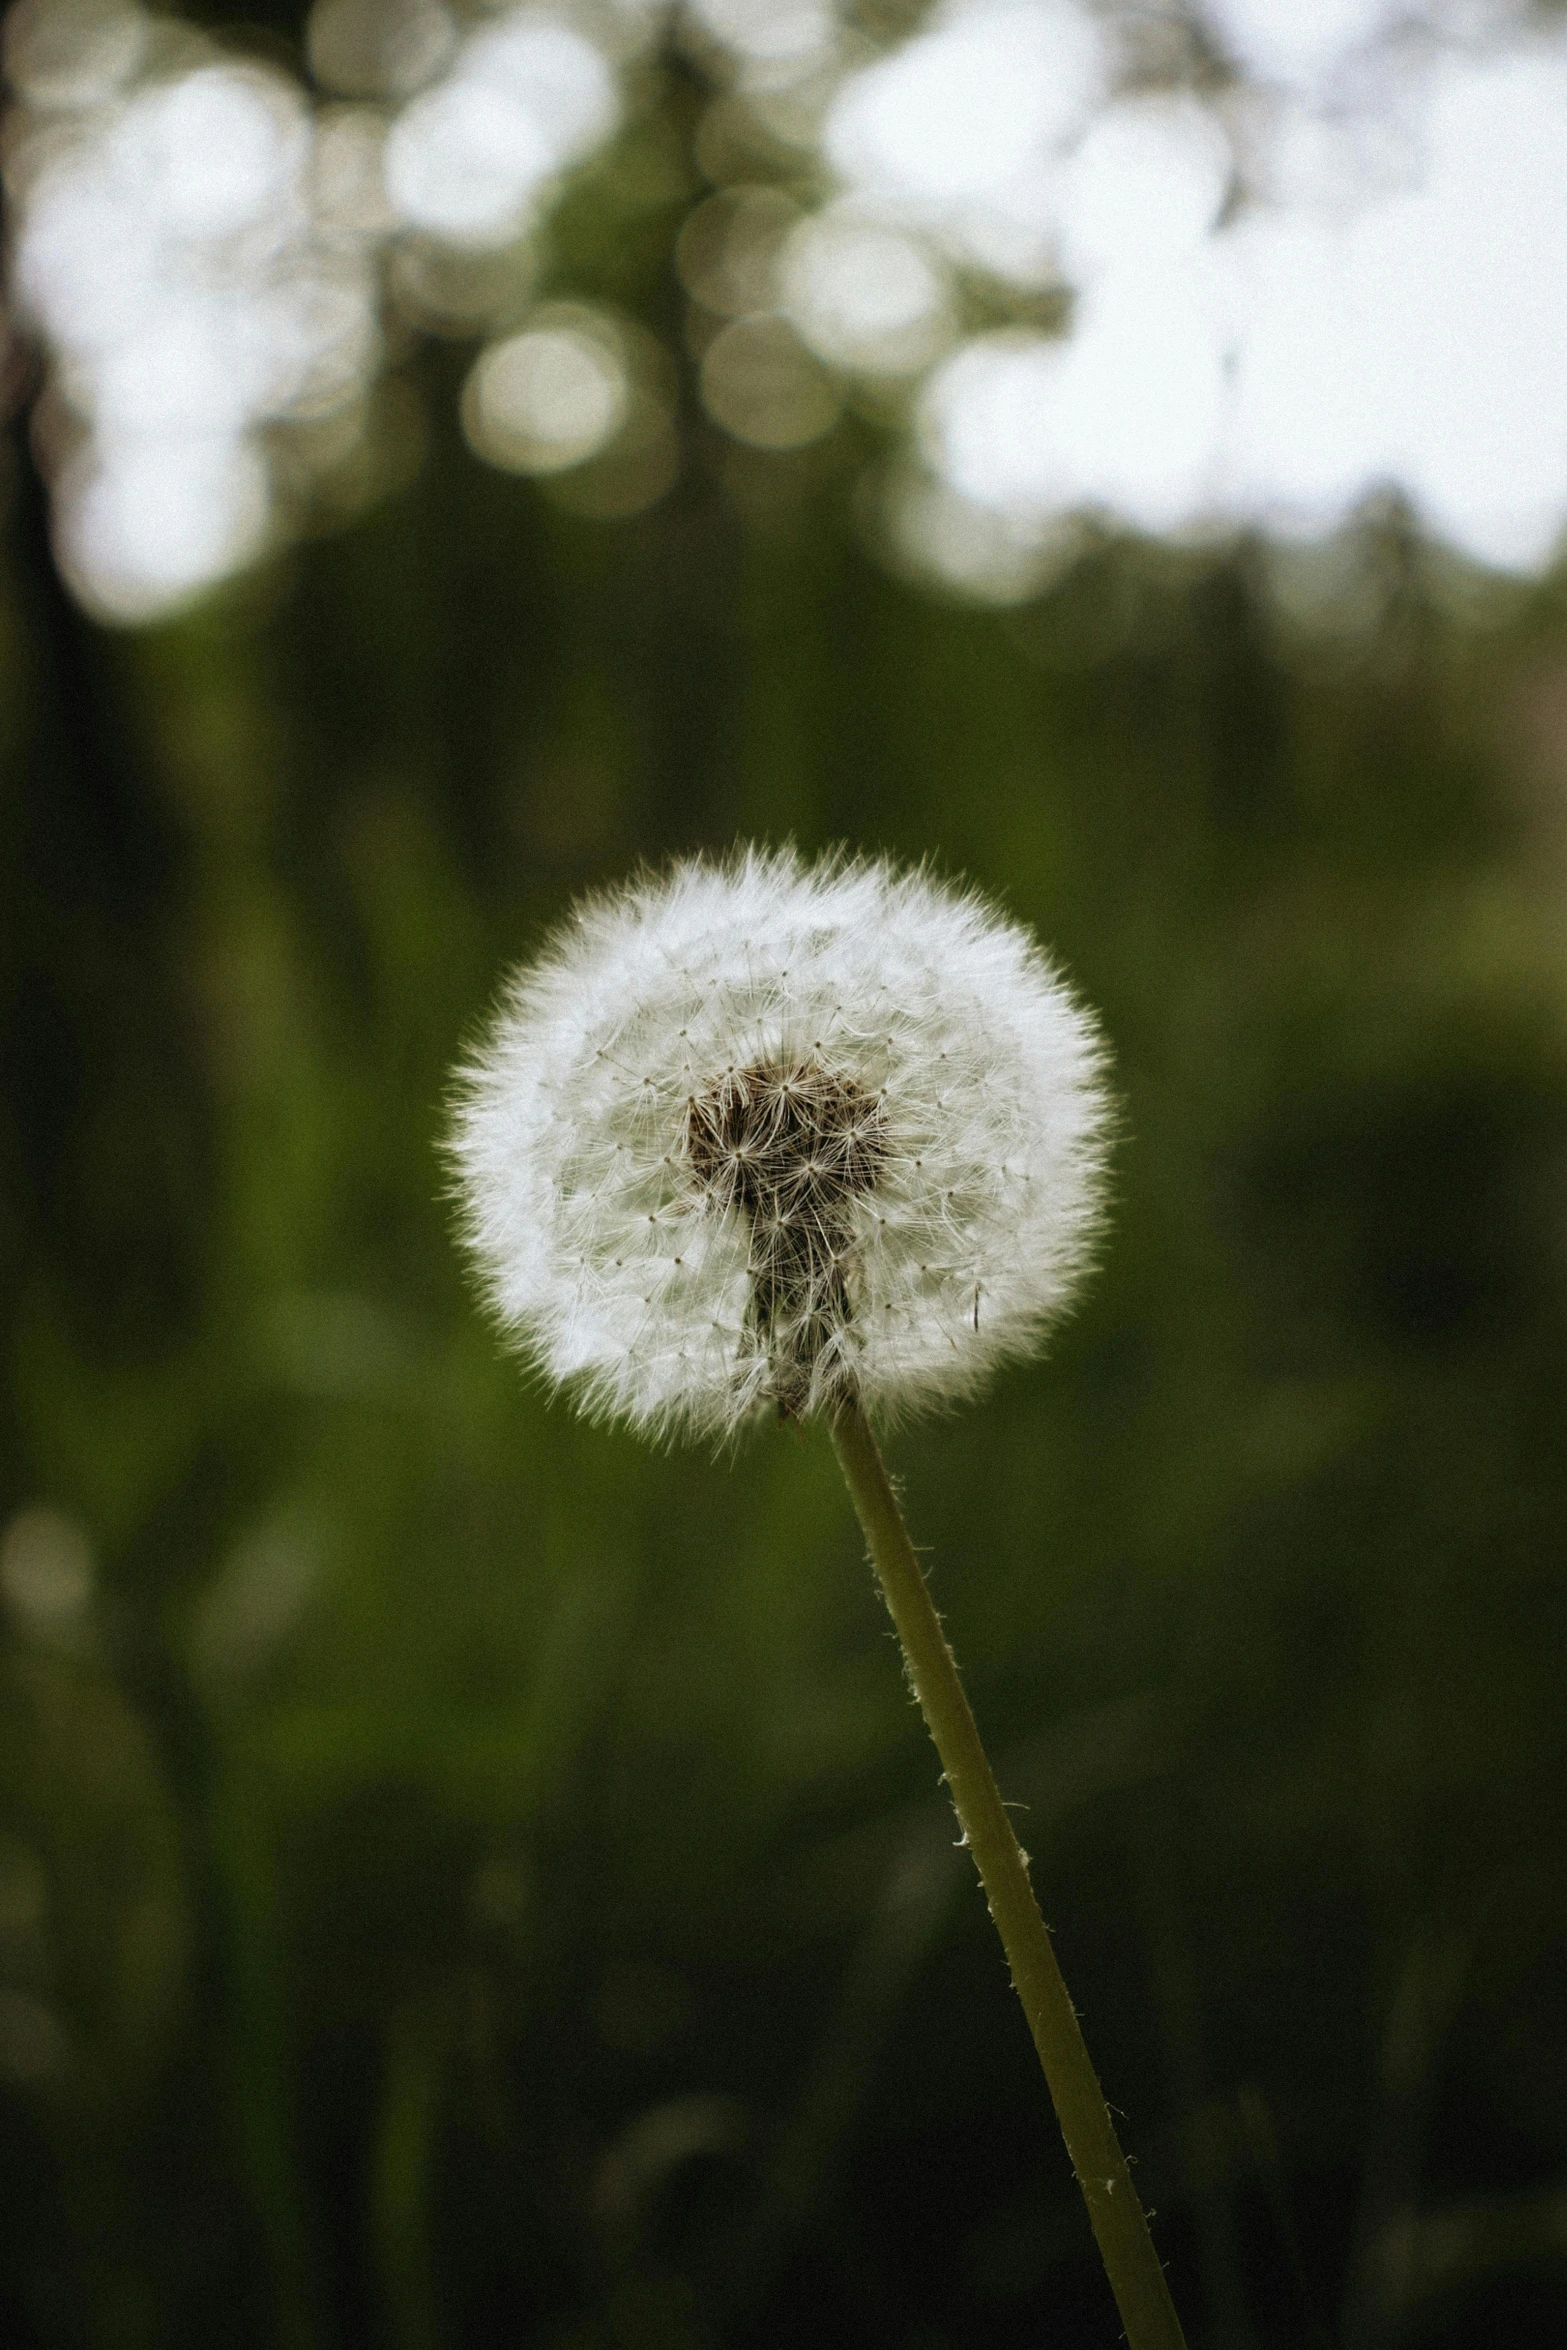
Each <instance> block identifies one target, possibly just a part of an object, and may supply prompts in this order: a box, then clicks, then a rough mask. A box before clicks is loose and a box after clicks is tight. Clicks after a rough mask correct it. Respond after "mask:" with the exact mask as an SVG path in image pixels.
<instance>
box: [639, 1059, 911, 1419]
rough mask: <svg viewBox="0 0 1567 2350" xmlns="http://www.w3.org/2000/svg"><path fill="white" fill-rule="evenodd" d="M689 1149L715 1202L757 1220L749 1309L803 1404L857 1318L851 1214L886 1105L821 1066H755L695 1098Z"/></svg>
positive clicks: (783, 1395) (881, 1151)
mask: <svg viewBox="0 0 1567 2350" xmlns="http://www.w3.org/2000/svg"><path fill="white" fill-rule="evenodd" d="M681 1144H682V1154H683V1156H684V1158H685V1161H686V1164H687V1165H688V1166H689V1167H690V1169H691V1172H692V1174H693V1175H694V1177H695V1178H696V1181H697V1183H698V1184H699V1185H700V1186H701V1188H702V1190H703V1191H704V1192H705V1193H706V1194H707V1196H708V1198H709V1200H710V1201H711V1202H712V1204H713V1205H714V1206H715V1207H717V1208H738V1209H739V1210H740V1211H741V1212H742V1213H743V1214H744V1215H745V1216H746V1218H747V1219H748V1221H749V1223H750V1227H751V1256H750V1274H751V1311H752V1315H753V1318H754V1320H755V1323H756V1326H757V1329H758V1331H759V1332H760V1334H761V1335H762V1337H763V1340H764V1342H765V1344H766V1345H767V1347H768V1348H769V1351H770V1352H771V1354H772V1357H773V1362H774V1366H775V1372H774V1378H775V1393H776V1394H777V1397H778V1400H779V1402H780V1403H781V1404H782V1405H783V1406H784V1407H785V1408H786V1409H790V1408H793V1407H795V1406H796V1405H798V1404H799V1403H800V1402H802V1401H803V1400H804V1397H805V1394H806V1392H807V1390H808V1388H809V1384H810V1376H811V1371H812V1368H813V1366H814V1365H815V1363H816V1361H817V1359H818V1358H819V1356H820V1355H821V1352H822V1350H823V1348H824V1347H825V1346H826V1345H827V1344H828V1342H829V1340H830V1339H832V1338H833V1337H834V1336H835V1335H836V1334H837V1333H839V1332H840V1331H842V1329H843V1328H844V1326H845V1324H846V1323H847V1322H848V1319H849V1312H850V1296H849V1289H848V1284H847V1281H846V1278H845V1274H846V1268H847V1266H848V1263H849V1259H850V1256H851V1253H852V1247H853V1228H852V1220H851V1216H850V1210H851V1208H852V1205H853V1203H854V1201H855V1200H857V1199H859V1198H861V1197H863V1195H864V1194H865V1193H866V1192H868V1191H871V1190H873V1189H874V1188H875V1184H876V1180H877V1177H878V1175H879V1174H880V1172H881V1169H882V1167H883V1165H884V1164H885V1162H886V1157H887V1142H886V1133H885V1127H884V1123H883V1120H882V1116H881V1110H880V1105H879V1103H878V1101H877V1098H876V1096H875V1095H874V1094H872V1093H869V1092H867V1090H866V1089H865V1087H864V1086H863V1085H861V1084H859V1083H858V1082H857V1081H856V1080H855V1079H854V1078H852V1077H844V1076H841V1075H839V1074H837V1073H836V1072H835V1071H833V1070H830V1069H823V1068H820V1067H819V1066H818V1065H817V1064H816V1063H815V1062H814V1061H805V1060H796V1061H754V1062H752V1063H751V1064H750V1066H749V1067H747V1068H744V1069H731V1070H729V1071H727V1072H726V1073H725V1075H724V1076H722V1077H721V1078H719V1079H718V1080H717V1082H716V1083H715V1084H713V1085H711V1086H709V1087H708V1088H707V1089H706V1090H705V1091H704V1092H702V1093H699V1094H693V1095H692V1096H691V1098H690V1100H689V1101H688V1102H687V1104H686V1118H685V1129H684V1133H683V1135H682V1138H681Z"/></svg>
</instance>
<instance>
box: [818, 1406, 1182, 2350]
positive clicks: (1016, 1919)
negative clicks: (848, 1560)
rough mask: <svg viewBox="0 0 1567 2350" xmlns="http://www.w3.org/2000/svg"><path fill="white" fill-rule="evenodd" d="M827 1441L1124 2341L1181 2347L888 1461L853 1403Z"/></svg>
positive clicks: (1160, 2348) (1135, 2346)
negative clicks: (986, 1907) (1035, 2058)
mask: <svg viewBox="0 0 1567 2350" xmlns="http://www.w3.org/2000/svg"><path fill="white" fill-rule="evenodd" d="M832 1438H833V1444H834V1446H835V1447H836V1450H837V1454H838V1459H839V1462H840V1464H841V1466H842V1469H843V1473H844V1476H845V1477H846V1478H847V1480H848V1485H849V1491H850V1494H851V1495H852V1496H853V1500H854V1507H855V1511H856V1514H857V1515H858V1517H859V1521H860V1524H861V1526H862V1527H863V1529H864V1532H865V1539H866V1541H867V1542H868V1543H869V1545H870V1553H871V1563H872V1565H873V1566H874V1567H875V1569H876V1572H877V1574H878V1576H879V1577H880V1578H881V1587H882V1591H883V1593H884V1594H885V1596H886V1601H887V1606H888V1608H889V1609H890V1611H891V1614H892V1620H893V1623H894V1624H895V1625H896V1626H897V1631H898V1638H899V1639H900V1640H901V1642H902V1643H903V1654H904V1658H905V1661H906V1663H907V1665H908V1673H909V1680H910V1681H911V1683H912V1684H913V1688H914V1694H915V1696H916V1697H917V1698H918V1699H919V1701H920V1705H921V1707H922V1708H923V1710H924V1715H925V1719H926V1722H927V1723H928V1724H929V1727H930V1734H931V1736H932V1738H933V1739H934V1740H935V1742H936V1751H937V1753H938V1754H939V1755H940V1757H941V1761H942V1767H943V1769H944V1771H945V1772H946V1778H947V1786H948V1789H949V1791H950V1793H951V1796H952V1805H953V1809H954V1810H955V1811H956V1813H957V1815H958V1824H959V1826H960V1827H961V1828H962V1830H963V1838H964V1842H965V1843H966V1844H967V1845H968V1848H969V1850H970V1851H971V1852H972V1853H973V1855H974V1863H975V1866H976V1867H977V1869H978V1870H979V1875H980V1882H981V1884H982V1885H983V1886H984V1888H985V1896H986V1899H987V1900H988V1901H989V1903H990V1914H991V1916H992V1917H993V1918H994V1919H995V1921H996V1930H997V1932H998V1933H999V1934H1000V1936H1001V1945H1002V1948H1003V1949H1004V1950H1005V1952H1006V1955H1007V1963H1008V1965H1009V1966H1010V1967H1011V1969H1012V1982H1013V1986H1014V1988H1015V1989H1016V1991H1017V1995H1018V1997H1019V1999H1020V2000H1021V2001H1022V2003H1023V2012H1024V2014H1025V2015H1026V2016H1027V2018H1028V2026H1029V2030H1030V2031H1031V2032H1032V2033H1033V2035H1034V2046H1035V2047H1036V2048H1037V2049H1038V2051H1039V2061H1040V2063H1041V2064H1042V2065H1043V2067H1044V2072H1045V2079H1046V2081H1047V2082H1048V2083H1049V2085H1050V2095H1051V2098H1052V2100H1053V2101H1054V2104H1055V2109H1056V2118H1057V2119H1058V2120H1059V2122H1060V2124H1061V2134H1062V2136H1063V2137H1064V2138H1065V2140H1066V2149H1067V2153H1068V2154H1069V2155H1070V2157H1071V2160H1072V2168H1073V2170H1074V2171H1075V2172H1076V2174H1077V2183H1078V2185H1079V2186H1080V2187H1081V2189H1082V2191H1083V2200H1084V2202H1085V2203H1086V2204H1087V2205H1088V2216H1089V2219H1090V2220H1091V2221H1092V2223H1093V2230H1094V2235H1095V2238H1096V2240H1097V2242H1098V2245H1099V2251H1100V2256H1101V2257H1102V2259H1103V2261H1104V2264H1105V2270H1106V2273H1107V2275H1108V2276H1109V2279H1110V2288H1111V2291H1112V2292H1113V2293H1114V2295H1115V2300H1116V2307H1117V2308H1118V2309H1119V2310H1120V2313H1121V2322H1122V2324H1123V2325H1124V2326H1125V2328H1126V2338H1127V2341H1128V2343H1129V2344H1130V2345H1131V2350H1185V2339H1184V2336H1183V2335H1182V2333H1181V2322H1180V2319H1179V2318H1178V2317H1177V2316H1176V2314H1175V2304H1174V2302H1173V2301H1172V2300H1171V2299H1170V2288H1169V2286H1168V2285H1167V2284H1166V2282H1165V2276H1164V2270H1163V2269H1162V2268H1161V2267H1160V2265H1159V2255H1158V2254H1157V2252H1155V2250H1154V2246H1153V2238H1152V2237H1151V2236H1150V2235H1149V2233H1148V2222H1147V2220H1146V2219H1145V2218H1144V2217H1143V2209H1142V2205H1141V2204H1140V2203H1139V2202H1138V2199H1137V2194H1136V2191H1135V2189H1134V2188H1133V2186H1132V2179H1131V2173H1130V2172H1129V2170H1128V2169H1127V2166H1126V2157H1125V2155H1124V2154H1123V2153H1122V2152H1121V2148H1120V2143H1119V2141H1118V2140H1117V2138H1116V2134H1115V2127H1114V2124H1113V2123H1112V2122H1111V2119H1110V2114H1109V2109H1108V2107H1107V2106H1106V2104H1105V2100H1104V2092H1103V2090H1102V2089H1101V2088H1100V2086H1099V2080H1098V2076H1097V2075H1096V2073H1095V2071H1094V2068H1093V2063H1092V2061H1091V2059H1090V2057H1089V2054H1088V2050H1087V2048H1086V2047H1085V2045H1084V2043H1083V2035H1082V2032H1081V2030H1080V2028H1079V2026H1078V2021H1077V2013H1076V2010H1075V2009H1074V2007H1073V2005H1072V2002H1071V2000H1070V1999H1069V1998H1068V1996H1067V1988H1066V1984H1065V1983H1064V1982H1063V1980H1062V1977H1061V1969H1060V1967H1059V1966H1058V1965H1057V1964H1056V1954H1055V1950H1054V1948H1053V1946H1052V1944H1051V1940H1050V1933H1049V1929H1048V1928H1047V1926H1046V1924H1045V1921H1044V1919H1043V1918H1042V1917H1041V1916H1040V1914H1039V1904H1038V1902H1037V1901H1036V1900H1035V1899H1034V1889H1033V1887H1032V1885H1031V1884H1030V1883H1029V1880H1028V1861H1027V1858H1026V1856H1025V1855H1024V1853H1023V1852H1022V1851H1021V1850H1020V1849H1019V1846H1018V1840H1017V1838H1016V1836H1014V1834H1013V1833H1012V1823H1011V1821H1010V1820H1009V1819H1008V1817H1007V1813H1006V1807H1005V1806H1004V1804H1003V1803H1002V1800H1001V1795H1000V1791H999V1789H998V1788H997V1786H996V1780H995V1774H994V1772H993V1771H992V1770H991V1767H990V1763H989V1760H988V1758H987V1756H986V1753H985V1749H984V1747H983V1746H982V1745H981V1744H980V1737H979V1731H978V1730H977V1729H976V1727H975V1725H974V1716H973V1714H972V1713H971V1712H970V1710H969V1702H968V1699H967V1698H966V1697H965V1696H964V1694H963V1684H962V1682H961V1681H960V1680H959V1679H958V1668H957V1664H956V1661H955V1660H954V1658H953V1654H952V1650H951V1649H950V1647H949V1646H948V1645H947V1636H946V1634H945V1633H944V1632H943V1630H942V1628H941V1619H940V1617H939V1616H938V1615H937V1613H936V1610H935V1608H934V1607H933V1606H932V1604H931V1598H930V1593H929V1592H928V1591H927V1590H926V1588H925V1577H924V1575H923V1574H922V1573H921V1571H920V1564H919V1560H918V1559H917V1558H916V1557H915V1555H914V1545H913V1543H912V1542H911V1541H910V1540H909V1533H908V1528H907V1527H906V1526H905V1524H904V1522H903V1513H902V1511H901V1510H900V1509H899V1507H898V1499H897V1495H896V1494H895V1493H894V1492H893V1489H892V1482H891V1480H890V1478H889V1477H888V1475H887V1470H886V1465H885V1463H884V1462H883V1460H882V1457H881V1452H880V1450H879V1448H878V1446H877V1443H876V1439H875V1437H874V1436H873V1435H872V1434H871V1431H870V1427H869V1424H868V1423H867V1421H866V1418H865V1415H864V1413H863V1412H862V1411H861V1409H860V1407H859V1405H858V1404H857V1403H854V1402H852V1401H851V1402H848V1403H845V1404H842V1405H840V1406H839V1408H838V1410H837V1411H836V1413H835V1414H834V1416H833V1423H832Z"/></svg>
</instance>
